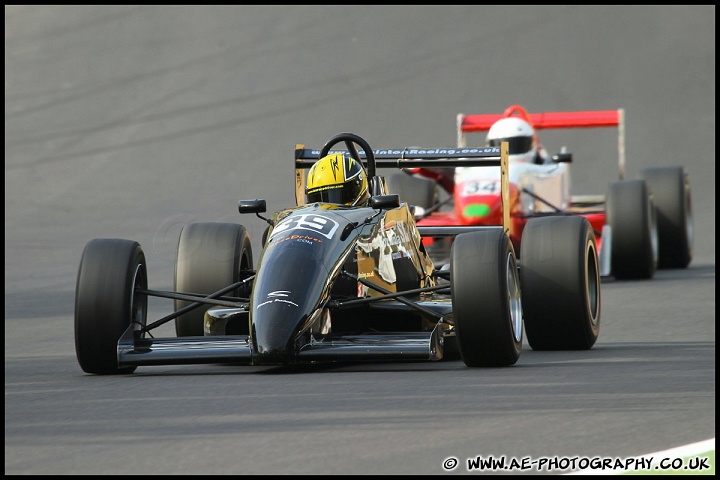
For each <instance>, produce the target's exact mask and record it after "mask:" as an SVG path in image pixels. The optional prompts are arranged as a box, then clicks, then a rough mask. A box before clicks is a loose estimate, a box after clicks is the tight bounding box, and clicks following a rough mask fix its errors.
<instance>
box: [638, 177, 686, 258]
mask: <svg viewBox="0 0 720 480" xmlns="http://www.w3.org/2000/svg"><path fill="white" fill-rule="evenodd" d="M640 176H641V177H642V178H643V179H644V180H645V183H647V185H648V187H650V190H651V191H652V194H653V200H654V203H655V210H656V212H657V228H658V238H659V244H660V248H659V253H658V268H686V267H687V266H688V265H689V264H690V260H692V254H693V217H692V208H691V207H692V206H691V203H690V179H689V177H688V176H687V174H685V172H684V171H683V168H682V167H650V168H645V169H643V170H641V171H640Z"/></svg>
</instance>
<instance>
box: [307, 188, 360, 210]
mask: <svg viewBox="0 0 720 480" xmlns="http://www.w3.org/2000/svg"><path fill="white" fill-rule="evenodd" d="M344 186H345V185H328V186H325V187H318V188H313V189H312V190H308V193H307V199H308V203H317V202H321V203H339V204H343V205H349V204H352V203H353V202H354V201H355V195H354V193H355V192H353V190H354V189H352V188H343V187H344Z"/></svg>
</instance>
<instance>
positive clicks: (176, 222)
mask: <svg viewBox="0 0 720 480" xmlns="http://www.w3.org/2000/svg"><path fill="white" fill-rule="evenodd" d="M511 104H522V105H524V106H525V107H526V108H527V109H528V110H530V111H532V112H541V111H569V110H583V109H588V110H600V109H614V108H624V109H625V110H626V116H627V131H626V150H627V157H628V169H627V176H628V177H631V178H632V177H634V176H636V175H637V173H638V170H639V169H640V168H642V167H644V166H651V165H665V164H668V165H669V164H681V165H683V166H684V167H685V168H686V171H687V172H688V173H689V175H690V179H691V184H692V195H693V196H692V200H693V212H694V221H695V223H694V227H695V251H694V256H693V260H692V263H691V264H690V266H689V268H687V269H685V270H672V271H659V272H658V274H657V275H656V277H655V278H654V279H652V280H650V281H637V282H636V281H626V282H618V281H614V280H612V279H609V280H608V281H605V282H604V283H603V285H602V327H601V332H600V338H599V340H598V343H597V344H596V346H595V347H594V348H593V349H592V350H589V351H583V352H534V351H532V350H531V349H530V348H529V347H527V345H526V346H525V349H524V350H523V353H522V355H521V357H520V360H519V361H518V363H517V364H516V365H515V366H513V367H509V368H502V369H469V368H467V367H465V366H464V364H463V363H462V362H460V361H453V362H435V363H400V364H397V363H396V364H362V365H338V366H333V367H324V368H313V369H306V370H302V371H288V370H286V369H283V368H269V367H268V368H262V367H241V366H237V367H222V366H214V365H208V366H170V367H140V368H138V370H137V371H136V373H135V374H133V375H129V376H120V377H100V376H92V375H86V374H84V373H83V372H82V370H81V369H80V367H79V366H78V364H77V361H76V358H75V350H74V338H73V308H74V289H75V279H76V274H77V268H78V263H79V259H80V255H81V252H82V249H83V247H84V245H85V243H86V242H87V241H88V240H90V239H92V238H99V237H120V238H128V239H133V240H137V241H139V242H140V243H141V244H142V245H143V248H144V250H145V254H146V256H147V259H148V268H149V277H150V285H151V287H154V288H160V289H163V288H170V287H171V286H172V276H173V261H174V255H175V248H176V243H177V236H178V233H179V230H180V228H181V227H182V226H183V225H185V224H187V223H190V222H193V221H232V222H242V223H244V224H245V225H246V227H247V228H248V229H249V231H250V233H251V236H252V239H253V248H254V249H255V250H254V251H255V252H256V258H257V256H259V252H260V250H259V248H260V247H259V243H260V235H261V233H262V230H263V229H264V224H263V223H262V222H261V221H260V220H259V219H257V218H255V217H250V216H248V217H242V218H239V214H238V213H237V201H238V200H239V199H246V198H258V197H260V198H266V199H267V202H268V208H269V209H270V210H273V209H280V208H283V207H286V206H290V205H292V204H294V203H293V202H294V197H293V185H294V183H293V182H294V177H293V168H292V161H293V155H292V153H293V149H294V146H295V144H296V143H303V144H306V145H308V146H316V147H318V148H319V147H320V146H322V145H323V143H324V142H325V140H327V139H328V138H329V137H331V136H332V135H334V134H336V133H339V132H342V131H350V132H354V133H357V134H359V135H361V136H363V137H365V138H366V139H367V140H368V141H369V142H370V144H371V145H372V146H374V147H376V148H386V147H405V146H412V145H421V146H426V147H447V146H453V145H454V143H455V116H456V114H457V113H460V112H464V113H499V112H502V111H503V110H504V109H505V107H507V106H508V105H511ZM481 140H482V139H481V138H478V139H477V142H478V144H480V142H481ZM541 140H544V143H545V145H546V146H547V147H548V149H549V150H551V151H557V150H559V148H560V147H561V146H563V145H567V146H568V148H569V149H570V150H571V151H572V152H573V153H574V154H575V160H576V161H575V164H574V167H573V185H572V190H573V193H576V194H590V193H604V191H605V188H606V185H607V182H608V181H610V180H612V179H614V178H615V177H616V176H617V165H616V137H615V133H614V131H612V130H611V129H608V130H604V129H603V130H596V131H594V132H590V131H579V132H578V131H565V132H563V133H562V134H557V135H556V134H551V133H550V132H548V133H547V134H545V133H543V134H542V136H541ZM168 308H170V306H169V305H168V304H165V303H162V304H158V305H151V315H156V318H159V317H160V316H161V315H164V314H166V313H168V310H167V309H168ZM714 437H715V6H714V5H707V6H687V7H682V6H670V7H658V6H651V7H639V6H631V7H620V6H597V7H583V6H566V7H527V6H523V7H507V6H503V7H499V6H489V7H478V6H428V7H417V6H411V7H405V6H322V5H314V6H296V7H290V6H246V7H242V6H227V7H223V6H213V7H193V6H175V7H162V6H160V7H158V6H63V5H61V6H37V5H30V6H7V5H6V6H5V474H442V473H445V470H444V469H443V462H444V461H445V460H446V459H448V458H450V457H455V458H457V459H458V460H459V465H458V467H456V468H455V469H454V470H452V471H451V472H452V473H468V470H467V468H466V463H465V462H466V459H468V458H475V457H477V456H483V457H487V456H491V455H492V456H495V457H496V458H501V457H507V458H508V459H510V458H517V459H523V458H532V459H536V460H537V459H540V458H572V457H588V458H590V457H592V458H595V457H605V458H626V457H630V456H637V455H642V454H646V453H651V452H658V451H663V450H667V449H671V448H674V447H678V446H681V445H685V444H689V443H694V442H699V441H703V440H707V439H711V438H714ZM472 473H485V472H479V471H473V472H472ZM499 473H528V472H523V471H520V470H515V471H507V472H499Z"/></svg>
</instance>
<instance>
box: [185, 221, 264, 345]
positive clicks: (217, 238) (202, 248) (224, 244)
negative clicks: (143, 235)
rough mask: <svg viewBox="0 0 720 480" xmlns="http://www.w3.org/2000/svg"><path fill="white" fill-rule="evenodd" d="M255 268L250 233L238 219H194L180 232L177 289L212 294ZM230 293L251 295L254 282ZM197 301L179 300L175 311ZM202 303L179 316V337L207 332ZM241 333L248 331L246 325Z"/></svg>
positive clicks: (244, 276)
mask: <svg viewBox="0 0 720 480" xmlns="http://www.w3.org/2000/svg"><path fill="white" fill-rule="evenodd" d="M252 268H253V257H252V247H251V244H250V235H249V234H248V232H247V230H246V229H245V227H243V226H242V225H237V224H234V223H219V222H209V223H191V224H190V225H188V226H186V227H185V228H183V230H182V231H181V232H180V239H179V241H178V251H177V258H176V262H175V291H177V292H180V293H195V294H201V295H210V294H211V293H215V292H217V291H218V290H221V289H223V288H225V287H227V286H230V285H231V284H233V283H236V282H239V281H241V280H243V279H244V278H246V277H247V276H248V272H249V271H250V270H252ZM228 295H233V296H238V297H249V295H250V286H249V285H246V286H245V288H243V289H236V290H233V291H232V292H230V293H229V294H228ZM192 303H193V302H189V301H187V300H175V311H178V310H181V309H183V308H185V307H187V306H189V305H191V304H192ZM207 309H208V306H207V305H205V306H199V307H198V308H195V309H192V310H190V311H188V312H187V313H183V314H182V315H180V316H179V317H177V319H175V330H176V332H177V336H178V337H187V336H202V335H204V332H205V328H204V319H205V311H206V310H207ZM240 333H245V334H247V331H245V330H244V329H243V330H241V331H240Z"/></svg>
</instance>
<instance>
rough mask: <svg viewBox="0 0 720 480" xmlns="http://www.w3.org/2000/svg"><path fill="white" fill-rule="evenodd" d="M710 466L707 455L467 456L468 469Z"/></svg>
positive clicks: (446, 464)
mask: <svg viewBox="0 0 720 480" xmlns="http://www.w3.org/2000/svg"><path fill="white" fill-rule="evenodd" d="M459 466H460V461H459V460H458V459H457V458H455V457H449V458H446V459H445V461H443V464H442V467H443V470H445V471H452V470H455V469H457V468H458V467H459ZM710 468H711V466H710V463H709V460H708V458H706V457H700V456H697V457H690V458H684V459H683V458H654V457H638V458H602V457H540V458H537V459H535V458H532V457H522V458H515V457H511V458H508V457H504V456H501V457H494V456H487V457H482V456H477V457H473V458H468V459H467V460H466V469H467V471H469V472H473V471H523V470H537V471H546V472H551V471H557V470H560V471H577V470H595V471H602V470H604V471H625V472H631V471H640V470H653V471H662V470H682V471H685V472H703V471H707V470H709V469H710Z"/></svg>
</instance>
